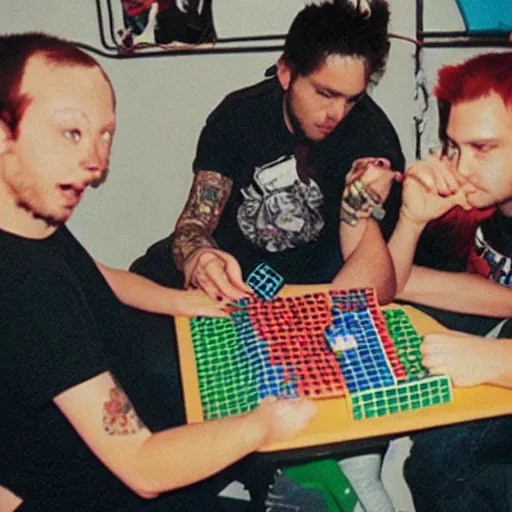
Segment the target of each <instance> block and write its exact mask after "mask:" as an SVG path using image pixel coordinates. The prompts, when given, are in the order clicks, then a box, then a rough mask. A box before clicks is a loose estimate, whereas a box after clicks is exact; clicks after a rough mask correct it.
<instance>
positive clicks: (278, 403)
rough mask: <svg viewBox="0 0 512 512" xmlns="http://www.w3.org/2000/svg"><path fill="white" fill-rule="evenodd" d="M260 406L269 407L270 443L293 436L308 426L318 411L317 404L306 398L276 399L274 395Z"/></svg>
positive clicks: (268, 437)
mask: <svg viewBox="0 0 512 512" xmlns="http://www.w3.org/2000/svg"><path fill="white" fill-rule="evenodd" d="M260 407H261V408H263V410H264V409H265V408H266V409H267V410H266V411H265V415H266V416H267V420H266V423H267V425H268V428H269V435H268V436H267V439H266V442H269V443H272V442H276V441H281V440H285V439H289V438H291V437H293V436H294V435H296V434H297V433H298V432H299V431H301V430H302V429H303V428H304V427H306V426H307V424H308V423H309V422H310V421H311V419H312V418H313V417H314V416H315V414H316V412H317V406H316V404H315V403H314V402H313V401H312V400H310V399H306V398H287V399H277V400H276V399H275V398H274V397H272V398H269V399H266V400H264V401H263V402H262V403H261V405H260Z"/></svg>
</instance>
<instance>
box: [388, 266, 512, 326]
mask: <svg viewBox="0 0 512 512" xmlns="http://www.w3.org/2000/svg"><path fill="white" fill-rule="evenodd" d="M398 297H399V298H400V299H404V300H407V301H411V302H416V303H418V304H424V305H425V306H432V307H436V308H440V309H444V310H447V311H454V312H457V313H468V314H471V315H485V316H491V317H497V318H508V317H512V289H510V288H508V287H506V286H503V285H501V284H498V283H494V282H492V281H489V280H488V279H486V278H484V277H482V276H479V275H476V274H468V273H467V272H443V271H441V270H434V269H430V268H426V267H419V266H414V267H412V272H411V275H410V277H409V280H408V281H407V285H406V286H405V289H404V290H403V291H402V292H401V293H400V294H399V295H398Z"/></svg>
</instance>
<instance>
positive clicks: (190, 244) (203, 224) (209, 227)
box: [171, 171, 233, 270]
mask: <svg viewBox="0 0 512 512" xmlns="http://www.w3.org/2000/svg"><path fill="white" fill-rule="evenodd" d="M232 185H233V182H232V181H231V180H230V179H229V178H226V177H225V176H222V174H220V173H218V172H215V171H199V172H198V173H197V174H196V177H195V179H194V183H193V184H192V188H191V190H190V195H189V197H188V200H187V204H186V205H185V208H184V209H183V211H182V212H181V215H180V217H179V219H178V222H177V223H176V229H175V231H174V233H173V236H172V241H171V243H172V254H173V257H174V262H175V263H176V266H177V267H178V269H180V270H183V267H184V266H185V262H186V261H187V259H188V258H189V257H190V256H191V255H192V254H193V253H194V252H195V251H196V250H197V249H202V248H205V247H208V248H212V247H213V248H216V247H217V244H216V243H215V240H214V239H213V236H212V234H213V232H214V231H215V229H216V228H217V226H218V225H219V220H220V216H221V215H222V212H223V210H224V207H225V206H226V202H227V200H228V197H229V194H230V192H231V188H232Z"/></svg>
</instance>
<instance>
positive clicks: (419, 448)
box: [389, 52, 512, 512]
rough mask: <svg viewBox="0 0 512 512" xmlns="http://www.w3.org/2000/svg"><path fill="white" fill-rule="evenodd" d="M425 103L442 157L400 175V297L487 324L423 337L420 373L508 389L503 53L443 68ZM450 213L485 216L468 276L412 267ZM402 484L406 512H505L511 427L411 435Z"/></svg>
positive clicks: (509, 272) (508, 170) (509, 266)
mask: <svg viewBox="0 0 512 512" xmlns="http://www.w3.org/2000/svg"><path fill="white" fill-rule="evenodd" d="M435 95H436V96H437V98H438V100H439V101H440V103H441V105H442V106H443V108H444V111H445V112H446V113H447V118H446V127H445V130H444V137H443V139H444V140H443V150H442V152H441V154H440V155H439V156H435V155H431V156H430V157H428V158H427V159H426V160H424V161H422V162H418V163H416V164H414V165H413V166H412V167H411V168H410V169H408V170H407V172H406V175H405V180H404V189H403V203H402V207H401V211H400V217H399V220H398V223H397V227H396V229H395V231H394V233H393V235H392V237H391V239H390V242H389V248H390V252H391V254H392V257H393V260H394V263H395V268H396V276H397V289H398V290H399V297H400V298H402V299H405V300H408V301H412V302H415V303H419V304H423V305H427V306H432V307H436V308H440V309H444V310H447V311H450V312H457V313H463V314H475V315H476V314H478V315H486V316H488V317H493V318H494V323H495V324H497V325H496V327H495V329H493V331H491V332H490V333H489V334H488V336H487V337H480V336H476V335H469V334H464V333H461V332H457V331H450V332H443V333H431V334H428V335H427V336H426V337H425V339H424V341H423V343H422V347H421V350H422V354H423V364H424V365H425V367H427V368H428V369H429V370H430V372H432V373H445V374H448V375H449V376H450V377H451V378H452V381H453V383H454V385H455V386H474V385H478V384H492V385H496V386H504V387H512V365H511V361H512V320H510V319H511V317H512V290H510V289H509V287H510V286H511V285H512V167H511V166H512V52H506V53H490V54H485V55H479V56H477V57H474V58H473V59H470V60H468V61H467V62H464V63H463V64H460V65H457V66H447V67H444V68H442V69H441V70H440V72H439V80H438V84H437V87H436V89H435ZM456 205H458V206H459V207H462V209H463V210H468V211H477V212H482V211H484V210H486V209H489V208H495V213H494V214H493V215H492V216H491V217H489V218H487V219H486V220H484V221H483V222H482V223H481V224H480V225H479V226H478V227H477V229H476V235H475V238H474V244H473V247H472V249H471V253H470V257H469V265H468V268H467V271H466V272H448V271H440V270H434V269H430V268H425V267H420V266H413V265H412V261H413V256H414V252H415V249H416V245H417V242H418V239H419V237H420V235H421V233H422V231H423V229H424V228H425V226H426V224H427V223H428V222H429V221H430V220H432V219H435V218H438V217H440V216H441V215H443V214H445V213H446V212H447V211H449V210H451V209H452V208H453V207H454V206H456ZM461 211H462V210H459V212H461ZM480 214H481V213H480ZM458 215H460V213H459V214H458ZM499 319H505V320H504V321H502V322H499ZM496 337H499V338H500V339H491V338H496ZM404 473H405V477H406V480H407V482H408V484H409V487H410V489H411V491H412V494H413V498H414V503H415V507H416V511H417V512H424V511H429V512H431V511H435V512H445V511H446V512H457V511H461V512H462V511H464V512H469V511H475V512H487V511H488V512H491V511H492V512H507V511H508V512H509V511H510V510H512V492H511V489H512V416H510V415H508V416H504V417H501V418H494V419H489V420H482V421H475V422H471V423H466V424H463V425H454V426H450V427H445V428H439V429H434V430H431V431H428V432H425V433H422V434H420V435H418V436H416V437H415V438H414V443H413V447H412V450H411V455H410V457H409V459H408V460H407V461H406V464H405V468H404Z"/></svg>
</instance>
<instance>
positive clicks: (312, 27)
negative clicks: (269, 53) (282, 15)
mask: <svg viewBox="0 0 512 512" xmlns="http://www.w3.org/2000/svg"><path fill="white" fill-rule="evenodd" d="M359 3H360V0H352V1H351V0H331V1H326V2H324V3H322V4H320V5H315V4H311V5H308V6H306V7H305V8H304V9H303V10H302V11H300V12H299V14H298V15H297V16H296V17H295V19H294V20H293V22H292V25H291V27H290V30H289V32H288V35H287V36H286V41H285V46H284V52H283V55H282V59H283V60H284V62H286V64H288V66H289V67H290V68H291V70H292V72H293V73H294V74H295V75H302V76H307V75H309V74H311V73H313V72H314V71H316V70H317V69H318V68H319V67H320V66H321V65H322V64H323V63H324V61H325V59H326V58H327V57H328V56H329V55H341V56H350V57H356V58H362V59H364V61H365V64H366V68H367V75H368V78H369V77H371V76H372V75H380V74H381V73H383V71H384V68H385V65H386V60H387V56H388V53H389V46H390V44H389V36H388V24H389V6H388V4H387V2H386V1H385V0H369V2H368V3H369V5H370V7H371V9H370V11H369V12H367V11H364V10H362V9H360V8H359Z"/></svg>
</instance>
